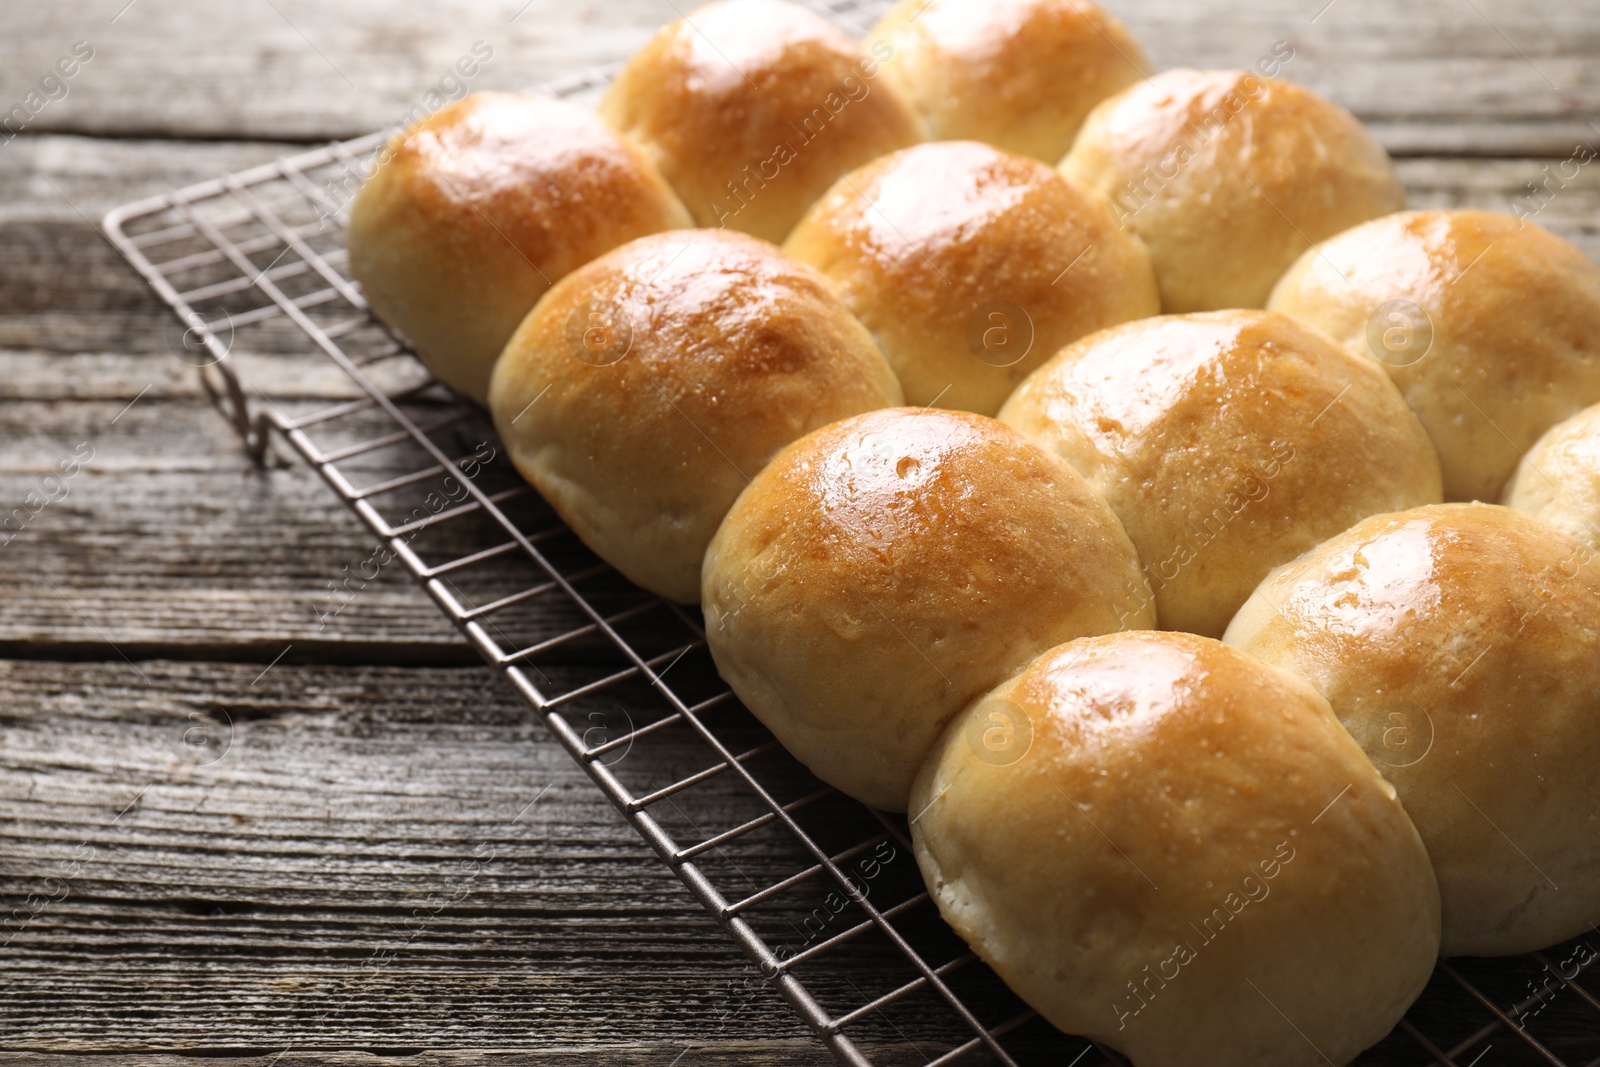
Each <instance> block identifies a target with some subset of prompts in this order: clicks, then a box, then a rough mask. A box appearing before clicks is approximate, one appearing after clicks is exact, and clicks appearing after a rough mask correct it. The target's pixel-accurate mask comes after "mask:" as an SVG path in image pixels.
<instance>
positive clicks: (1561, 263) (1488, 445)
mask: <svg viewBox="0 0 1600 1067" xmlns="http://www.w3.org/2000/svg"><path fill="white" fill-rule="evenodd" d="M1270 306H1271V307H1272V308H1274V309H1275V310H1278V311H1282V312H1284V313H1286V314H1289V315H1293V316H1295V317H1296V318H1298V319H1302V320H1303V321H1305V322H1308V323H1310V324H1311V325H1313V326H1315V327H1317V328H1318V329H1320V330H1322V331H1323V332H1324V333H1326V334H1328V335H1329V336H1331V337H1333V338H1334V339H1335V340H1337V341H1339V342H1340V343H1342V344H1344V345H1345V346H1347V347H1349V348H1350V349H1351V350H1353V351H1355V352H1359V353H1361V354H1362V355H1364V356H1366V357H1367V358H1369V359H1372V360H1374V361H1377V362H1381V363H1382V364H1384V366H1385V369H1387V370H1388V372H1389V376H1390V377H1391V378H1393V379H1394V381H1395V384H1396V385H1398V386H1399V387H1400V391H1401V392H1402V393H1404V394H1405V397H1406V402H1407V403H1409V404H1410V405H1411V408H1412V410H1413V411H1415V412H1416V413H1417V417H1418V418H1420V419H1421V420H1422V425H1423V427H1424V428H1425V429H1427V431H1428V434H1429V435H1430V436H1431V437H1432V438H1433V443H1434V444H1435V445H1436V446H1437V447H1438V449H1439V460H1440V462H1441V463H1442V464H1443V466H1444V490H1445V497H1446V498H1447V499H1449V500H1482V501H1485V502H1488V503H1494V502H1497V501H1498V500H1500V498H1501V494H1502V493H1503V492H1504V490H1505V487H1506V483H1507V482H1508V481H1509V480H1510V479H1511V476H1512V475H1513V474H1514V473H1515V472H1516V469H1517V463H1518V462H1519V461H1520V459H1521V458H1522V455H1523V454H1524V453H1525V452H1527V450H1528V449H1530V448H1532V447H1533V445H1534V443H1535V442H1537V441H1538V440H1539V438H1540V437H1541V436H1542V435H1543V434H1544V432H1545V431H1546V430H1548V429H1550V428H1551V427H1552V426H1554V425H1555V424H1556V423H1558V422H1561V421H1563V420H1564V419H1567V418H1569V417H1571V416H1572V415H1574V414H1576V413H1577V412H1578V411H1580V410H1582V409H1583V408H1585V407H1588V406H1589V405H1591V404H1594V403H1597V402H1600V268H1597V267H1596V266H1595V265H1594V264H1593V263H1591V262H1589V259H1588V257H1586V256H1585V255H1584V254H1583V253H1582V252H1580V251H1579V250H1578V249H1576V248H1574V247H1573V246H1572V245H1570V244H1568V243H1567V242H1566V241H1563V240H1561V239H1560V238H1559V237H1556V236H1555V235H1554V234H1551V233H1550V232H1548V231H1547V230H1544V229H1541V228H1540V227H1539V226H1536V225H1534V224H1533V223H1531V222H1527V221H1522V220H1518V219H1514V218H1511V217H1510V216H1508V215H1495V214H1492V213H1490V212H1487V211H1408V212H1402V213H1400V214H1396V215H1391V216H1389V217H1387V218H1382V219H1378V220H1376V221H1374V222H1369V223H1367V224H1366V225H1364V226H1358V227H1356V228H1355V229H1353V230H1350V231H1349V232H1348V233H1342V234H1340V235H1339V236H1337V237H1335V238H1333V239H1332V240H1330V241H1326V242H1324V243H1323V244H1321V245H1319V246H1318V247H1317V248H1316V249H1314V250H1313V251H1310V252H1307V253H1306V254H1305V255H1304V256H1303V257H1302V258H1301V259H1300V261H1299V262H1298V263H1296V264H1295V265H1294V267H1293V268H1292V269H1291V270H1290V271H1289V272H1288V273H1287V274H1286V275H1285V276H1284V278H1283V280H1282V281H1280V282H1279V283H1278V287H1277V289H1276V290H1275V291H1274V292H1273V294H1272V302H1271V305H1270Z"/></svg>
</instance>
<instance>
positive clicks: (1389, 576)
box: [1227, 504, 1600, 956]
mask: <svg viewBox="0 0 1600 1067" xmlns="http://www.w3.org/2000/svg"><path fill="white" fill-rule="evenodd" d="M1227 641H1228V643H1229V644H1231V645H1236V646H1238V647H1239V648H1240V649H1242V650H1244V651H1245V652H1248V653H1250V654H1252V655H1254V656H1258V657H1260V658H1261V659H1264V660H1266V661H1267V662H1268V663H1272V664H1275V665H1276V666H1279V667H1283V668H1286V669H1288V670H1291V671H1294V672H1296V673H1298V674H1300V675H1301V676H1302V677H1304V678H1306V679H1307V680H1308V681H1310V682H1311V684H1312V685H1313V686H1315V687H1316V688H1317V689H1318V690H1319V691H1320V692H1321V693H1322V694H1323V695H1324V696H1325V697H1327V698H1328V701H1329V703H1330V704H1332V705H1333V710H1334V713H1335V714H1337V715H1338V716H1339V719H1340V721H1341V722H1343V723H1344V725H1345V728H1346V729H1347V730H1349V731H1350V733H1351V734H1352V735H1354V737H1355V739H1356V740H1357V741H1358V742H1359V743H1360V744H1361V746H1362V747H1363V748H1364V749H1366V752H1367V754H1368V755H1369V756H1371V757H1372V759H1373V761H1374V762H1375V763H1376V764H1377V765H1378V767H1379V769H1380V770H1381V771H1382V772H1383V773H1384V775H1385V776H1386V777H1387V778H1388V779H1389V781H1391V782H1393V783H1394V785H1395V788H1396V789H1398V790H1399V791H1400V799H1401V800H1402V801H1404V803H1405V806H1406V811H1407V812H1409V813H1410V815H1411V818H1412V819H1413V820H1414V821H1415V822H1416V824H1417V829H1418V831H1420V832H1421V834H1422V840H1423V841H1424V842H1425V843H1426V844H1427V846H1428V854H1429V856H1431V857H1432V859H1433V865H1434V869H1435V871H1437V872H1438V875H1439V892H1440V894H1441V895H1442V897H1443V899H1444V942H1443V944H1444V953H1445V954H1446V955H1469V956H1501V955H1512V954H1516V953H1522V952H1529V951H1532V950H1534V949H1540V948H1545V947H1546V946H1549V945H1552V944H1555V943H1556V942H1558V941H1561V940H1563V939H1565V938H1568V937H1571V936H1573V935H1575V934H1578V933H1580V932H1583V931H1585V930H1587V929H1588V928H1589V923H1590V922H1592V921H1594V918H1595V916H1596V915H1600V775H1596V773H1595V768H1596V767H1597V766H1600V561H1597V560H1596V558H1595V555H1594V553H1593V551H1592V550H1590V549H1589V548H1587V547H1586V546H1584V545H1582V544H1579V543H1578V542H1576V541H1574V540H1572V539H1571V538H1569V537H1567V536H1566V535H1565V534H1563V533H1561V532H1560V531H1558V530H1556V529H1554V528H1552V527H1550V526H1546V525H1545V524H1543V523H1541V522H1539V521H1537V520H1535V519H1533V518H1530V517H1529V516H1527V515H1524V514H1522V513H1521V512H1518V511H1512V510H1510V509H1508V508H1501V507H1495V506H1492V505H1488V504H1446V505H1442V506H1438V507H1429V508H1421V509H1419V510H1416V511H1410V512H1405V513H1403V514H1399V515H1383V516H1378V517H1376V518H1372V519H1369V520H1367V521H1366V522H1363V523H1361V524H1360V525H1359V526H1357V527H1355V528H1354V529H1352V530H1350V531H1348V532H1346V533H1344V534H1342V535H1340V536H1339V537H1336V538H1334V539H1333V540H1331V541H1329V542H1328V543H1327V544H1325V545H1322V546H1321V547H1319V548H1317V549H1316V550H1315V551H1313V552H1309V553H1307V554H1306V555H1305V556H1302V557H1301V558H1300V559H1298V560H1296V561H1294V562H1293V563H1291V564H1289V565H1287V566H1285V567H1283V568H1281V569H1279V570H1278V571H1276V572H1274V573H1273V575H1272V577H1271V578H1269V579H1268V580H1267V581H1266V582H1265V583H1264V584H1263V585H1262V587H1261V589H1260V590H1259V591H1258V592H1257V593H1256V594H1255V595H1254V596H1253V597H1251V598H1250V602H1249V603H1248V604H1246V605H1245V606H1244V609H1243V610H1242V611H1240V612H1239V617H1238V618H1236V619H1235V620H1234V621H1233V625H1232V626H1230V627H1229V628H1228V636H1227Z"/></svg>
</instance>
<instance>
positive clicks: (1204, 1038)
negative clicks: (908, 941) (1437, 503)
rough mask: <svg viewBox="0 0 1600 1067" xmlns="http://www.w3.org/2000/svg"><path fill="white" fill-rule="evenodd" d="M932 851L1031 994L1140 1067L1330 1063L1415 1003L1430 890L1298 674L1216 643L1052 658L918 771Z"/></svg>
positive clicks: (1428, 876) (934, 881)
mask: <svg viewBox="0 0 1600 1067" xmlns="http://www.w3.org/2000/svg"><path fill="white" fill-rule="evenodd" d="M911 810H912V811H913V812H915V813H917V814H916V817H915V818H914V819H913V821H912V823H911V830H912V834H913V837H914V844H915V846H916V855H917V862H918V863H919V864H920V865H921V867H922V872H923V876H924V878H925V879H926V880H927V883H928V886H929V891H930V893H931V894H932V896H933V898H934V900H935V901H936V902H937V903H938V905H939V909H940V911H941V912H942V913H943V914H944V917H945V919H946V920H948V921H949V923H950V924H951V925H952V926H953V927H955V929H956V930H957V932H958V933H960V934H961V936H962V937H964V938H965V939H966V941H967V943H968V944H970V945H971V946H972V947H973V949H974V950H975V951H976V952H977V953H978V955H980V956H982V957H983V958H984V959H985V960H986V961H988V962H989V963H990V964H991V965H992V966H993V967H994V969H995V970H996V971H997V972H999V974H1000V976H1001V977H1002V978H1004V979H1005V980H1006V982H1007V984H1009V985H1010V986H1011V988H1012V989H1013V990H1015V991H1016V992H1017V993H1018V994H1019V995H1020V996H1021V997H1022V998H1023V999H1024V1000H1026V1001H1027V1002H1028V1003H1029V1004H1031V1005H1032V1006H1033V1007H1034V1008H1036V1009H1037V1010H1038V1011H1039V1012H1040V1014H1042V1015H1044V1017H1045V1018H1046V1019H1048V1020H1049V1021H1050V1022H1052V1023H1054V1024H1055V1025H1056V1026H1058V1027H1060V1028H1061V1029H1062V1030H1065V1031H1067V1032H1068V1033H1073V1034H1080V1035H1082V1036H1084V1037H1088V1038H1091V1039H1093V1040H1095V1041H1098V1042H1102V1043H1104V1044H1106V1045H1110V1046H1112V1047H1113V1048H1116V1049H1118V1050H1120V1051H1122V1052H1124V1053H1126V1054H1127V1055H1128V1056H1129V1057H1130V1058H1131V1059H1132V1061H1133V1062H1134V1063H1135V1064H1137V1065H1138V1067H1239V1065H1241V1064H1257V1065H1271V1067H1323V1065H1325V1064H1330V1063H1331V1064H1344V1063H1348V1062H1349V1061H1350V1060H1351V1059H1353V1058H1354V1057H1355V1056H1356V1054H1357V1053H1359V1052H1360V1051H1361V1050H1362V1049H1364V1048H1366V1047H1368V1046H1369V1045H1372V1044H1374V1043H1376V1042H1377V1041H1379V1040H1380V1039H1382V1038H1383V1037H1384V1035H1386V1034H1387V1033H1388V1032H1389V1030H1390V1029H1391V1028H1392V1027H1393V1026H1394V1025H1395V1024H1396V1023H1397V1022H1398V1021H1399V1020H1400V1017H1401V1016H1402V1015H1403V1014H1404V1013H1405V1011H1406V1008H1407V1007H1408V1006H1409V1005H1410V1004H1411V1002H1412V1001H1413V1000H1415V999H1416V997H1417V995H1418V994H1419V993H1421V992H1422V988H1423V986H1424V985H1425V984H1426V983H1427V981H1428V976H1429V974H1430V973H1431V972H1432V970H1433V964H1434V957H1435V954H1436V953H1437V950H1438V946H1439V890H1438V887H1437V885H1436V883H1435V881H1434V876H1433V871H1432V870H1431V869H1430V868H1429V865H1428V856H1427V853H1426V852H1425V851H1424V850H1423V847H1422V842H1421V841H1420V840H1419V839H1418V837H1417V831H1416V828H1415V827H1413V826H1412V824H1411V821H1410V820H1409V819H1408V818H1407V817H1406V813H1405V811H1403V810H1402V809H1401V806H1400V803H1399V801H1397V800H1396V799H1395V795H1394V790H1393V788H1391V787H1390V786H1389V784H1388V783H1387V782H1385V781H1384V780H1383V778H1382V777H1381V776H1380V775H1379V774H1378V772H1377V771H1376V770H1375V769H1374V768H1373V766H1372V764H1371V763H1370V762H1369V761H1368V760H1367V758H1366V757H1365V756H1364V755H1363V754H1362V752H1361V749H1360V748H1358V747H1357V746H1356V745H1355V744H1354V743H1353V742H1352V741H1351V739H1350V737H1349V735H1348V734H1346V733H1345V732H1344V731H1343V730H1341V729H1340V728H1339V723H1338V722H1337V720H1335V719H1334V717H1333V715H1332V714H1330V713H1329V710H1328V705H1327V703H1326V702H1324V701H1323V699H1322V698H1321V697H1319V696H1317V694H1316V693H1314V692H1312V690H1311V689H1310V687H1308V686H1307V685H1306V684H1305V683H1304V682H1302V681H1300V680H1299V679H1297V678H1294V677H1292V676H1290V675H1288V674H1285V673H1283V672H1280V671H1275V670H1273V669H1272V668H1270V667H1267V666H1266V665H1264V664H1261V663H1258V662H1257V661H1255V660H1253V659H1251V658H1250V657H1248V656H1244V655H1241V654H1240V653H1238V652H1236V651H1234V650H1233V649H1230V648H1228V647H1226V646H1224V645H1221V644H1218V643H1217V642H1215V641H1211V640H1208V639H1206V638H1201V637H1195V636H1192V635H1189V634H1162V633H1125V634H1116V635H1112V636H1109V637H1097V638H1088V639H1085V640H1081V641H1074V642H1072V643H1071V644H1068V645H1064V646H1062V647H1060V648H1056V649H1052V650H1051V651H1049V652H1047V653H1045V654H1044V655H1043V656H1041V657H1039V658H1038V659H1037V660H1035V661H1034V662H1033V663H1032V664H1030V665H1029V666H1028V668H1027V669H1026V670H1025V671H1023V672H1022V673H1021V674H1020V675H1018V676H1017V677H1015V678H1013V679H1011V680H1009V681H1007V682H1005V683H1004V684H1003V685H1001V686H1000V687H999V688H997V689H995V690H994V691H993V692H991V693H989V694H988V695H986V696H984V697H983V698H982V699H980V700H978V701H977V702H975V703H974V704H973V705H972V706H971V707H970V708H968V709H967V710H966V711H965V712H963V713H962V715H960V716H958V717H957V718H956V719H955V720H954V721H953V722H952V723H951V724H950V726H949V728H948V729H947V730H946V731H945V732H944V735H943V737H942V738H941V739H940V741H939V744H938V745H937V746H936V747H935V748H934V751H933V753H932V754H931V755H930V756H929V758H928V762H927V763H926V764H925V765H924V766H923V768H922V771H921V773H920V774H919V775H918V776H917V781H916V786H915V788H914V789H913V791H912V797H911Z"/></svg>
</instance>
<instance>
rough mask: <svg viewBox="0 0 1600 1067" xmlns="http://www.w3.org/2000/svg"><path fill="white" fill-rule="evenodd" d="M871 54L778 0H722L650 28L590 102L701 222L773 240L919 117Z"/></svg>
mask: <svg viewBox="0 0 1600 1067" xmlns="http://www.w3.org/2000/svg"><path fill="white" fill-rule="evenodd" d="M879 73H881V72H880V69H879V63H878V61H877V60H876V59H874V58H873V57H871V56H868V55H865V54H864V53H863V52H862V51H861V48H860V46H859V45H858V44H857V43H856V42H855V41H853V40H851V39H850V38H849V37H848V36H846V35H845V34H844V33H842V32H841V31H839V30H838V29H836V28H835V27H833V26H832V25H830V24H829V23H828V22H827V21H826V20H824V19H823V18H821V17H820V16H819V15H816V14H814V13H812V12H811V11H808V10H806V9H805V8H802V7H798V6H796V5H794V4H791V3H786V2H784V0H720V2H718V3H713V4H708V5H707V6H705V7H702V8H699V9H697V10H695V11H693V12H691V13H690V14H689V15H688V16H687V17H685V18H683V19H680V20H679V21H677V22H674V23H672V24H671V25H669V26H667V27H666V28H665V29H663V30H661V31H660V32H659V33H657V34H656V36H655V37H653V38H652V39H651V40H650V41H649V43H647V44H646V45H645V46H644V48H642V49H641V50H640V51H639V52H638V54H636V55H635V56H634V57H633V59H631V60H630V61H629V62H628V64H627V66H626V67H624V68H623V70H622V72H621V73H620V74H619V75H618V76H617V80H616V82H615V84H614V85H613V86H612V88H611V90H610V91H609V92H608V93H607V94H606V98H605V101H604V102H603V103H602V105H601V113H602V114H604V115H605V116H606V118H607V119H609V120H610V121H611V122H612V124H613V125H615V126H616V127H617V128H619V129H621V130H622V131H623V132H624V133H627V134H630V135H632V136H633V137H635V138H636V139H637V140H638V141H639V142H640V143H641V144H643V145H644V146H645V148H646V149H647V150H648V151H649V152H650V153H651V155H652V156H653V157H654V158H655V160H656V162H657V164H658V165H659V166H660V167H661V171H662V173H663V174H665V175H666V178H667V180H668V181H669V182H671V183H672V185H673V187H674V188H675V189H677V191H678V194H679V195H680V196H681V197H682V198H683V201H684V204H685V205H686V206H687V207H688V208H689V211H690V213H691V214H693V216H694V218H695V221H696V222H697V223H698V224H699V225H702V226H726V227H728V228H731V229H736V230H741V231H744V232H746V233H752V234H755V235H756V236H758V237H764V238H766V239H767V240H770V241H781V240H783V238H784V237H785V236H786V235H787V234H788V232H789V230H790V229H791V228H792V227H793V226H794V224H795V222H796V221H798V220H799V218H800V216H801V214H802V213H803V212H804V211H805V209H806V208H807V207H809V206H810V205H811V203H812V202H813V201H815V200H816V198H817V197H819V196H821V195H822V194H823V193H824V192H826V191H827V189H828V187H829V186H830V185H832V184H833V182H834V180H835V179H837V178H838V177H839V176H840V175H841V174H844V173H847V172H848V171H851V170H853V169H855V168H856V167H858V166H860V165H861V164H863V163H865V162H867V161H868V160H870V159H874V158H876V157H877V156H880V155H882V154H883V153H884V152H887V151H891V150H893V149H895V148H901V147H904V146H906V145H909V144H913V143H915V142H917V141H919V140H921V139H922V138H923V134H924V129H923V126H922V123H921V120H919V119H918V118H917V116H916V114H915V113H914V112H913V111H912V110H911V107H910V105H909V104H907V103H906V102H905V101H904V100H903V99H901V98H900V96H899V95H898V94H897V93H896V92H895V91H893V90H891V89H890V88H889V87H888V86H887V85H885V84H883V83H882V82H881V81H879V80H878V75H879Z"/></svg>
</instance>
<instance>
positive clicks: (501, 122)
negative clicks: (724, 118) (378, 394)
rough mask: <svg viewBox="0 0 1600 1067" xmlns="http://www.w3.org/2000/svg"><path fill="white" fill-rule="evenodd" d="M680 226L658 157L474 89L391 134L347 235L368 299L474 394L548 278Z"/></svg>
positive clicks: (681, 216)
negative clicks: (655, 160) (654, 158)
mask: <svg viewBox="0 0 1600 1067" xmlns="http://www.w3.org/2000/svg"><path fill="white" fill-rule="evenodd" d="M688 225H689V216H688V213H687V212H685V211H684V209H683V205H682V204H680V203H679V202H678V198H677V197H676V196H674V195H673V193H672V190H671V189H669V188H668V187H667V184H666V182H665V181H663V180H662V178H661V174H660V172H658V171H657V170H656V168H655V165H654V164H652V163H651V162H650V161H649V159H647V158H646V157H645V155H644V153H642V152H640V151H639V150H638V149H637V148H635V147H634V146H632V145H630V144H628V143H627V142H626V141H624V140H623V139H622V138H621V137H619V136H617V134H616V133H614V132H613V131H612V130H610V129H608V128H607V127H606V125H605V124H604V123H603V122H601V121H600V120H599V119H598V118H596V117H595V116H594V115H593V114H592V113H590V112H588V111H585V110H584V109H583V108H580V107H576V106H574V105H572V104H566V103H563V102H561V101H559V100H553V99H551V98H549V97H545V96H533V95H518V94H512V93H475V94H473V95H472V96H469V97H467V98H465V99H463V100H461V101H459V102H458V103H454V104H451V105H449V106H447V107H444V108H441V109H440V110H438V111H436V112H434V113H433V114H432V115H430V116H428V117H427V118H426V119H423V120H422V121H421V122H419V123H418V124H417V125H415V126H413V127H412V128H411V129H409V130H407V131H406V132H405V133H402V134H400V135H399V136H398V137H396V138H395V139H394V140H393V141H391V142H390V143H389V146H388V147H387V148H386V149H385V150H384V153H383V155H382V156H380V157H379V162H378V164H377V170H376V171H375V172H374V173H373V175H372V177H371V178H370V179H369V180H368V181H367V183H366V184H365V185H363V186H362V187H361V191H360V192H359V193H358V194H357V195H356V199H355V203H354V204H353V205H352V206H351V208H350V226H349V232H348V233H347V234H346V235H345V239H346V242H347V244H348V245H349V249H350V270H351V273H352V274H353V275H354V277H355V279H356V280H357V281H359V282H360V283H361V286H362V290H363V291H364V292H365V294H366V297H367V300H368V301H369V302H370V303H371V304H372V309H373V310H374V311H375V312H377V314H378V316H379V317H380V318H381V319H383V320H384V321H385V322H387V323H388V324H389V325H391V326H393V327H395V328H397V329H398V330H400V332H402V333H403V334H405V335H406V337H407V338H408V339H409V340H410V341H411V343H412V345H413V346H414V348H415V349H416V353H417V356H418V357H419V358H420V359H421V360H422V362H423V363H425V364H427V366H428V369H429V370H431V371H432V372H433V373H434V376H435V377H437V378H438V379H439V380H440V381H442V382H444V383H445V384H446V385H448V386H450V387H451V388H452V389H454V390H456V391H457V392H459V393H462V394H464V395H466V396H469V397H471V398H472V399H474V400H476V401H478V402H479V403H480V404H481V403H483V402H484V400H485V399H486V397H487V395H488V389H489V374H490V372H491V371H492V370H493V369H494V362H495V360H496V359H498V358H499V357H500V350H501V349H503V348H504V347H505V344H506V341H507V340H508V339H509V338H510V337H511V334H512V333H513V332H514V331H515V330H516V328H517V325H518V323H520V322H521V321H522V319H523V317H524V316H525V315H527V313H528V311H529V310H530V309H531V308H532V307H533V305H534V304H535V303H536V302H537V301H538V299H539V297H540V296H542V295H543V294H544V292H545V291H546V290H547V289H549V288H550V286H551V285H553V284H554V283H555V282H557V281H560V280H561V278H562V277H563V276H564V275H566V274H567V273H568V272H570V271H572V270H575V269H576V268H578V267H580V266H582V265H583V264H585V263H587V262H589V261H590V260H591V259H594V258H595V257H596V256H599V255H603V254H604V253H606V252H609V251H610V250H611V249H613V248H616V247H617V246H618V245H621V244H626V243H627V242H629V241H631V240H633V239H634V238H636V237H643V236H644V235H646V234H651V233H658V232H660V231H662V230H668V229H674V228H677V227H683V226H688Z"/></svg>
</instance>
